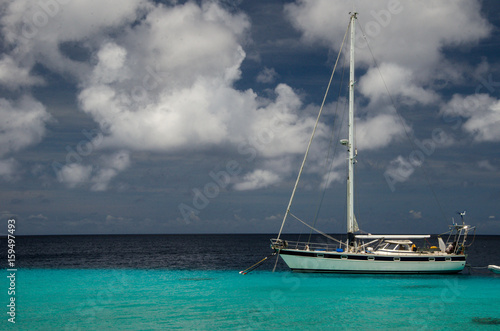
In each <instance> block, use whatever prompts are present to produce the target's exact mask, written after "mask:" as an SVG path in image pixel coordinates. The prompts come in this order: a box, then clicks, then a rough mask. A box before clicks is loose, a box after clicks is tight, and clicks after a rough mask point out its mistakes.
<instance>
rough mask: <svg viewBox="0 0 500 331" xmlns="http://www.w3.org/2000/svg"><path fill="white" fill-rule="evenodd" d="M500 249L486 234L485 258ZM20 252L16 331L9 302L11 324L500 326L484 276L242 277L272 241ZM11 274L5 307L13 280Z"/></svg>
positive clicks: (51, 243) (54, 240) (205, 239)
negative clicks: (486, 253) (490, 250)
mask: <svg viewBox="0 0 500 331" xmlns="http://www.w3.org/2000/svg"><path fill="white" fill-rule="evenodd" d="M498 242H499V241H498V237H479V238H477V239H476V242H475V244H477V245H478V246H479V249H478V250H477V252H479V251H481V250H482V251H483V252H484V251H485V250H488V251H489V248H490V246H493V245H494V244H495V245H496V244H497V243H498ZM0 245H3V242H0ZM495 247H496V246H495ZM17 248H18V251H17V252H16V253H17V258H18V271H17V272H16V295H15V298H16V324H15V325H12V324H11V323H9V322H7V318H8V315H7V314H6V312H7V307H6V306H4V307H5V308H4V309H5V313H4V314H2V315H3V316H4V318H3V319H4V320H3V321H0V328H2V329H6V328H7V327H8V328H9V329H19V330H103V329H123V330H175V329H185V330H214V329H230V330H234V329H236V330H271V329H278V330H331V329H339V330H347V329H353V328H356V329H369V330H371V329H398V330H449V329H452V328H460V329H461V330H478V329H480V330H483V329H484V330H495V329H499V328H500V324H499V323H500V309H499V308H498V307H500V275H495V274H493V273H490V272H488V271H487V270H486V269H473V270H472V272H471V273H469V272H467V271H465V272H464V273H462V274H458V275H415V276H412V275H398V276H391V275H347V274H343V275H336V274H297V273H292V272H290V271H288V269H287V268H286V266H285V265H284V264H283V263H282V262H279V263H278V267H277V272H275V273H272V272H271V269H272V267H273V265H274V261H275V260H274V258H273V259H272V260H271V261H268V262H266V263H265V264H264V265H263V266H262V268H260V269H258V270H256V271H254V272H252V273H249V274H247V275H240V274H239V273H238V271H239V270H243V269H245V268H247V267H249V266H250V265H252V264H254V263H255V262H257V261H258V260H260V259H262V258H263V257H264V256H267V255H268V254H269V253H270V249H269V246H268V236H266V235H239V236H229V235H217V236H198V235H196V236H187V235H186V236H50V237H25V238H22V239H20V240H19V241H18V242H17ZM477 252H476V251H474V250H470V258H469V263H471V264H472V263H478V262H477V261H488V263H491V264H500V263H499V262H498V261H496V260H495V258H496V256H493V255H494V254H492V253H491V257H490V258H488V256H485V255H484V254H481V255H474V254H477ZM476 266H480V265H478V264H476ZM3 272H4V273H5V274H6V275H8V271H7V270H5V269H4V270H3ZM2 279H4V281H3V282H0V286H2V287H3V288H4V289H5V290H2V291H1V292H2V293H3V294H2V296H0V297H1V298H2V302H4V303H6V304H7V303H8V302H9V301H8V300H9V296H8V295H7V289H8V287H9V279H8V278H6V277H2Z"/></svg>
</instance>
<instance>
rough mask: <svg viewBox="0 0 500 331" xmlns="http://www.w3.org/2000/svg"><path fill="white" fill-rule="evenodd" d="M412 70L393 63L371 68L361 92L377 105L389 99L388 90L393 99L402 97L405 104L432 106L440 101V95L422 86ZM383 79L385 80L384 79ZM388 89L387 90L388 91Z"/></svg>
mask: <svg viewBox="0 0 500 331" xmlns="http://www.w3.org/2000/svg"><path fill="white" fill-rule="evenodd" d="M415 76H416V75H415V73H413V72H412V71H411V70H410V69H408V68H404V67H402V66H399V65H397V64H393V63H383V64H382V65H381V66H380V67H379V68H370V69H369V70H368V72H367V73H366V74H365V75H364V76H363V77H362V78H361V80H360V82H359V91H360V92H361V93H362V94H363V95H365V96H367V97H369V98H370V102H372V103H377V102H379V101H380V100H379V99H380V98H384V97H385V98H386V99H387V98H388V94H387V90H389V92H390V93H391V96H393V97H400V98H401V101H402V102H403V103H407V104H414V103H415V102H420V103H422V104H430V103H433V102H436V101H438V100H439V97H438V95H437V94H436V93H435V92H434V91H431V90H429V89H425V88H424V87H422V86H420V84H421V82H419V81H418V79H416V77H415ZM381 77H383V80H382V78H381ZM386 87H387V90H386Z"/></svg>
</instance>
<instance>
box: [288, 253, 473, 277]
mask: <svg viewBox="0 0 500 331" xmlns="http://www.w3.org/2000/svg"><path fill="white" fill-rule="evenodd" d="M280 256H281V257H282V258H283V260H284V261H285V263H286V264H287V265H288V267H289V268H290V269H292V270H293V271H296V272H322V273H324V272H332V273H391V274H395V273H404V274H420V273H428V274H440V273H457V272H460V271H462V270H463V269H464V267H465V256H464V255H446V256H445V255H437V254H436V255H434V254H432V255H429V254H414V255H394V256H388V255H383V256H381V255H376V254H363V253H358V254H353V253H335V252H309V251H301V250H293V249H282V250H281V251H280Z"/></svg>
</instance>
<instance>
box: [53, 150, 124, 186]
mask: <svg viewBox="0 0 500 331" xmlns="http://www.w3.org/2000/svg"><path fill="white" fill-rule="evenodd" d="M129 166H130V155H129V153H128V152H126V151H120V152H117V153H114V154H111V155H104V156H102V157H101V158H100V159H99V160H98V162H97V165H96V166H92V165H84V164H80V163H71V164H67V165H65V166H63V167H62V168H61V169H60V170H59V171H58V172H57V179H58V181H59V182H60V183H64V184H65V185H66V186H67V187H69V188H75V187H79V186H86V185H88V184H90V189H91V190H92V191H105V190H107V189H108V186H109V183H110V182H111V180H112V179H113V178H114V177H116V176H117V175H118V174H119V173H120V172H121V171H123V170H125V169H127V168H128V167H129Z"/></svg>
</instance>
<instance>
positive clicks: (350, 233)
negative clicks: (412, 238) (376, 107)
mask: <svg viewBox="0 0 500 331" xmlns="http://www.w3.org/2000/svg"><path fill="white" fill-rule="evenodd" d="M356 15H357V13H355V12H354V13H352V15H351V23H350V24H351V52H350V75H349V124H348V125H349V138H348V142H347V150H348V152H349V157H348V164H349V167H348V168H349V169H348V175H347V245H348V246H349V244H351V245H354V231H355V230H354V163H356V160H355V158H356V155H355V153H354V39H355V37H356V35H355V34H356V32H355V30H356V29H355V27H356V25H355V20H356Z"/></svg>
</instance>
